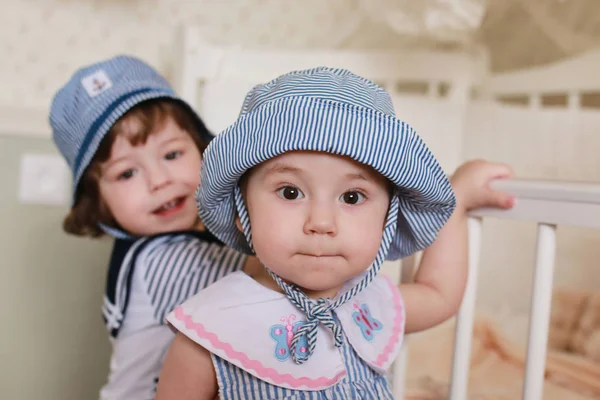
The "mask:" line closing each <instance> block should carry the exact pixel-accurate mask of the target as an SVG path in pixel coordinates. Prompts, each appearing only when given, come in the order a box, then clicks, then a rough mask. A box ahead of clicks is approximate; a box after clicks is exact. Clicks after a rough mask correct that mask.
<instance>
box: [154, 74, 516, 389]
mask: <svg viewBox="0 0 600 400" xmlns="http://www.w3.org/2000/svg"><path fill="white" fill-rule="evenodd" d="M510 174H511V171H510V169H509V168H508V167H506V166H504V165H499V164H493V163H487V162H484V161H474V162H470V163H466V164H465V165H463V166H462V167H461V168H459V169H458V170H457V171H456V173H455V174H454V176H453V177H452V179H451V180H449V179H448V178H447V177H446V175H445V173H444V171H442V169H441V168H440V166H439V165H438V163H437V161H436V159H435V158H434V156H433V155H432V154H431V153H430V151H429V150H428V148H427V147H426V146H425V144H424V143H423V142H422V140H421V139H420V138H419V136H417V134H416V133H415V131H414V130H413V128H411V126H410V125H408V124H407V123H406V122H405V121H404V120H401V119H399V118H397V117H396V115H395V113H394V109H393V106H392V102H391V99H390V97H389V95H388V94H387V92H385V91H384V90H383V89H382V88H380V87H379V86H377V85H376V84H374V83H372V82H371V81H369V80H367V79H364V78H362V77H359V76H356V75H354V74H353V73H351V72H350V71H347V70H343V69H332V68H325V67H320V68H314V69H310V70H303V71H296V72H292V73H288V74H285V75H283V76H280V77H278V78H277V79H275V80H273V81H271V82H268V83H266V84H263V85H259V86H257V87H255V88H254V89H252V90H251V91H250V92H249V93H248V95H247V96H246V99H245V101H244V104H243V107H242V111H241V113H240V115H239V117H238V119H237V120H236V121H235V122H234V123H233V125H231V126H230V127H229V128H227V129H226V130H225V131H224V132H223V133H221V134H220V135H218V136H217V137H216V138H215V139H214V140H213V141H212V142H211V144H210V145H209V146H208V148H207V150H206V152H205V155H204V161H203V164H202V167H201V180H202V185H201V186H200V187H199V189H198V191H197V193H196V197H197V201H198V207H199V210H200V216H201V218H202V220H203V221H204V223H205V225H206V227H207V228H208V229H209V230H210V231H211V232H213V233H214V234H215V236H217V237H218V238H219V239H221V240H222V241H223V242H225V243H227V244H228V245H229V246H232V247H233V248H236V249H238V250H240V251H242V252H245V253H247V254H255V255H256V256H257V257H258V259H259V260H260V262H261V263H262V264H263V266H264V268H263V269H261V270H259V271H257V272H256V273H254V274H246V273H244V272H236V273H233V274H231V275H229V276H227V277H225V278H223V279H222V280H220V281H218V282H217V283H215V284H213V285H211V286H210V287H209V288H207V289H206V290H205V291H203V292H202V293H200V294H199V295H197V296H194V297H192V298H191V299H189V300H188V301H186V302H185V303H183V304H182V305H181V306H179V307H177V308H175V310H174V311H173V312H172V313H170V314H169V316H168V317H167V319H168V321H169V322H170V323H171V324H172V325H173V326H174V328H175V329H176V330H177V331H178V334H177V337H176V339H175V341H174V343H173V345H172V346H171V348H170V350H169V354H168V355H167V359H166V361H165V366H164V368H163V371H162V373H161V378H160V381H159V387H158V393H157V399H188V398H189V399H192V398H193V399H213V398H215V396H217V395H218V396H219V398H221V399H281V398H289V399H375V398H376V399H389V398H392V397H393V396H392V393H391V389H390V386H389V384H388V381H387V379H386V373H387V371H388V368H389V367H390V365H391V363H392V362H393V361H394V359H395V358H396V356H397V354H398V351H399V350H400V345H401V343H402V337H403V335H404V333H405V332H414V331H419V330H423V329H427V328H429V327H432V326H434V325H436V324H439V323H440V322H442V321H444V320H446V319H447V318H449V317H451V316H452V315H454V314H455V313H456V311H457V310H458V308H459V305H460V302H461V299H462V294H463V290H464V287H465V283H466V277H467V231H466V229H467V228H466V221H467V211H468V210H469V209H472V208H476V207H480V206H496V207H504V208H508V207H511V205H512V198H510V197H509V196H507V195H505V194H503V193H497V192H494V191H492V190H490V189H489V188H488V186H487V184H488V182H489V181H490V180H491V179H494V178H498V177H506V176H509V175H510ZM423 249H425V251H424V254H423V257H422V262H421V265H420V268H419V271H418V272H417V274H416V276H415V280H414V283H411V284H406V285H400V286H399V287H398V286H397V285H396V284H395V283H394V282H392V281H391V280H389V279H388V278H386V277H384V276H380V275H378V273H379V271H380V269H381V265H382V263H383V262H384V261H385V260H386V259H388V260H396V259H399V258H402V257H405V256H408V255H410V254H412V253H414V252H417V251H420V250H423Z"/></svg>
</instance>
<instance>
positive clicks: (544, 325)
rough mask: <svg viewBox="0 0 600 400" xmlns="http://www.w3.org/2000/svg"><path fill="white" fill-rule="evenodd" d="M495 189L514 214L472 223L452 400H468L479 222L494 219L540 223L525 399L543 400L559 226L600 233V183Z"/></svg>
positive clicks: (477, 217) (475, 216) (509, 183)
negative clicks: (507, 197) (509, 198)
mask: <svg viewBox="0 0 600 400" xmlns="http://www.w3.org/2000/svg"><path fill="white" fill-rule="evenodd" d="M492 186H493V188H494V189H497V190H501V191H503V192H506V193H509V194H512V195H514V196H515V197H516V198H517V203H516V205H515V207H514V208H513V209H512V210H509V211H501V210H496V209H480V210H476V211H475V212H472V213H471V218H470V220H469V279H468V283H467V288H466V291H465V296H464V299H463V303H462V306H461V309H460V311H459V314H458V320H457V328H456V339H455V344H454V358H453V364H452V377H451V379H452V380H451V387H450V399H452V400H464V399H467V386H468V378H469V362H470V353H471V337H472V329H473V320H474V313H475V297H476V296H475V294H476V284H477V270H478V267H479V265H478V264H479V252H480V243H481V218H484V217H495V218H503V219H512V220H527V221H533V222H537V223H538V232H537V249H536V264H535V270H534V281H533V294H532V300H531V311H530V317H529V337H528V344H527V363H526V368H525V384H524V387H523V398H524V399H525V400H539V399H541V398H542V390H543V384H544V372H545V363H546V345H547V340H548V328H549V320H550V305H551V298H552V278H553V273H554V258H555V252H556V233H555V231H556V225H558V224H560V225H569V226H579V227H587V228H594V229H600V184H589V183H574V182H551V181H527V180H503V181H496V182H493V184H492Z"/></svg>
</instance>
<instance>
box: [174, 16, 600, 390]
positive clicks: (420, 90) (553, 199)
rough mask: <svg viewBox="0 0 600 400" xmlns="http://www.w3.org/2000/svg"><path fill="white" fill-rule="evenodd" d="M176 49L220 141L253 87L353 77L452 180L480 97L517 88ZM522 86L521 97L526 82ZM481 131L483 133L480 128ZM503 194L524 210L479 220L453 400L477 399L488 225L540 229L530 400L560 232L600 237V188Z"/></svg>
mask: <svg viewBox="0 0 600 400" xmlns="http://www.w3.org/2000/svg"><path fill="white" fill-rule="evenodd" d="M176 45H177V57H176V59H177V60H178V62H177V63H176V65H175V71H174V77H173V78H174V81H175V82H176V87H177V89H178V91H179V92H180V94H182V96H183V97H184V98H185V99H186V100H188V101H189V102H190V103H191V104H197V106H198V110H199V112H200V114H201V115H202V117H203V118H204V119H205V121H206V123H207V125H208V127H209V128H210V129H211V130H213V131H214V132H219V131H220V130H222V129H223V128H225V127H226V126H227V125H228V124H229V123H231V122H232V121H233V120H234V119H235V118H236V116H237V113H238V112H239V109H240V106H241V103H242V100H243V97H244V95H245V93H246V92H247V91H248V90H249V89H250V88H251V87H252V86H253V85H255V84H257V83H259V82H264V81H267V80H270V79H272V78H274V77H276V76H277V75H279V74H281V73H284V72H288V71H291V70H295V69H302V68H309V67H314V66H318V65H327V66H333V67H343V68H348V69H350V70H352V71H353V72H356V73H357V74H360V75H363V76H365V77H367V78H369V79H372V80H373V81H375V82H377V83H379V84H380V85H382V86H383V87H385V88H386V89H387V90H388V91H389V92H390V94H391V96H392V98H393V101H394V105H395V108H396V112H397V113H398V114H399V115H400V116H402V118H406V119H407V120H408V121H409V123H411V125H413V126H415V128H416V130H417V132H418V133H419V134H420V135H421V137H423V139H424V140H425V142H426V143H427V144H428V146H429V147H430V148H431V149H432V151H433V152H434V154H435V155H436V157H437V158H438V159H439V160H440V163H441V165H442V167H443V168H444V169H445V170H446V171H448V172H451V171H453V170H454V169H455V168H456V167H457V166H458V165H459V164H460V162H461V161H462V160H463V159H464V158H463V157H464V155H465V145H466V143H465V140H467V139H469V138H471V137H472V136H473V135H474V133H473V132H469V126H470V125H469V118H468V116H467V113H468V112H469V109H470V108H471V107H472V105H473V93H484V94H485V95H486V96H487V98H490V97H492V98H493V97H494V96H495V95H497V96H501V95H502V93H504V91H506V90H507V87H508V86H509V85H507V84H506V81H507V80H509V79H508V78H503V79H504V81H502V82H505V83H498V82H500V81H493V82H492V83H490V81H489V80H486V78H487V71H486V64H485V61H484V60H483V59H480V58H477V57H474V56H472V55H469V54H462V53H432V52H416V51H410V52H409V51H406V52H398V53H386V52H377V51H370V52H365V51H361V52H358V51H335V52H334V51H319V52H314V51H311V52H298V51H274V50H270V51H256V50H241V49H236V48H215V47H211V46H209V45H207V44H206V43H205V42H203V41H202V38H201V36H200V34H199V33H198V31H197V30H196V29H194V28H193V27H185V28H183V29H182V30H181V32H180V35H179V36H178V38H177V43H176ZM484 85H487V86H485V87H484ZM516 85H517V87H518V85H519V83H518V80H517V83H516ZM513 86H514V85H513ZM495 91H497V93H496V92H495ZM571 97H572V96H571ZM571 97H568V98H571ZM568 104H569V105H570V107H572V108H576V105H573V104H579V103H575V102H574V101H573V100H569V102H568ZM475 126H476V127H477V129H479V128H480V127H479V126H478V125H477V124H475ZM599 127H600V125H599ZM467 153H468V152H467ZM494 185H495V186H496V187H497V188H498V189H500V190H503V191H506V192H508V193H511V194H513V195H515V196H516V197H517V205H516V206H515V208H514V209H513V210H511V211H497V210H485V209H483V210H478V211H477V212H474V213H473V214H472V215H471V218H470V221H469V228H470V229H469V241H470V250H469V251H470V254H469V263H470V265H469V268H470V269H469V271H470V274H469V282H468V285H467V290H466V293H465V297H464V300H463V304H462V307H461V310H460V312H459V316H458V320H457V325H456V337H455V347H454V358H453V367H452V380H451V388H450V398H451V399H453V400H462V399H467V398H468V396H467V385H468V378H469V362H470V348H471V347H470V344H471V334H472V329H473V321H474V315H475V302H476V289H477V288H476V286H477V279H476V278H477V272H478V268H479V258H480V257H479V255H480V243H481V234H482V230H481V224H482V220H483V219H486V218H503V219H510V220H525V221H530V222H534V223H537V247H536V262H535V268H534V274H535V275H534V280H533V282H534V285H533V286H534V287H533V295H532V298H531V309H530V328H529V337H528V350H527V364H526V372H525V385H524V391H523V398H524V399H527V400H534V399H541V398H542V389H543V381H544V366H545V355H546V344H547V336H548V324H549V316H550V300H551V290H552V280H553V268H554V259H555V249H556V236H555V231H556V227H557V225H561V226H563V225H568V226H578V227H587V228H592V229H600V185H596V184H584V183H574V182H556V181H535V180H511V181H498V182H495V183H494ZM599 240H600V235H599ZM412 266H413V264H412V263H411V262H404V263H403V268H399V265H398V263H387V265H386V267H385V272H386V273H388V274H390V275H392V276H394V277H395V278H396V279H402V280H407V279H410V277H411V276H412V272H413V269H412ZM405 370H406V351H405V350H403V352H402V353H401V355H400V357H399V359H398V360H397V362H396V363H395V367H394V371H393V386H394V393H395V396H396V398H398V399H400V398H402V396H403V389H404V376H405Z"/></svg>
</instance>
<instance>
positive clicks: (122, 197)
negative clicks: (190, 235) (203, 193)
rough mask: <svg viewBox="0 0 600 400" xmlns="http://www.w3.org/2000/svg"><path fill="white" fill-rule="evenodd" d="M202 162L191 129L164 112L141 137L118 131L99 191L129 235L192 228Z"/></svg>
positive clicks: (101, 178) (102, 175) (103, 172)
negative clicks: (162, 118)
mask: <svg viewBox="0 0 600 400" xmlns="http://www.w3.org/2000/svg"><path fill="white" fill-rule="evenodd" d="M135 123H136V122H135V120H133V121H132V124H135ZM132 128H133V129H132V130H135V127H134V126H132ZM200 162H201V155H200V151H199V150H198V148H197V147H196V145H195V143H194V141H193V140H192V138H191V137H190V135H189V134H188V133H186V132H185V131H184V130H182V129H181V128H180V127H179V126H178V125H177V124H176V123H175V122H174V121H173V119H172V118H167V119H166V120H165V121H164V124H162V126H161V127H160V128H159V129H156V131H155V132H154V133H153V134H151V135H150V136H149V137H148V139H147V140H146V142H145V143H140V144H138V145H136V146H133V145H132V144H131V143H130V142H129V140H128V139H127V138H126V137H125V136H124V135H119V136H117V138H116V139H115V142H114V144H113V146H112V148H111V154H110V158H109V159H108V160H107V161H106V162H105V163H104V164H103V165H102V167H101V176H100V180H99V182H98V183H99V189H100V196H101V197H102V199H103V200H104V202H105V204H106V205H107V206H108V208H109V209H110V211H111V214H112V215H113V217H114V218H115V219H116V220H117V222H118V223H119V224H120V225H121V227H122V228H123V229H124V230H125V231H127V232H129V233H131V234H133V235H139V236H144V235H152V234H156V233H161V232H170V231H176V230H184V229H190V228H193V227H194V225H195V224H196V222H197V211H196V203H195V197H194V195H195V190H196V187H197V186H198V184H199V183H200Z"/></svg>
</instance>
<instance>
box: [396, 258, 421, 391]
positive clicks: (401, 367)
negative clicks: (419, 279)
mask: <svg viewBox="0 0 600 400" xmlns="http://www.w3.org/2000/svg"><path fill="white" fill-rule="evenodd" d="M418 257H419V254H413V255H412V256H410V257H407V258H405V259H403V260H402V261H401V269H400V271H401V272H400V281H399V282H398V283H408V282H412V280H413V276H414V272H415V268H416V264H417V259H418ZM408 340H409V338H408V337H404V340H403V341H402V346H401V347H400V353H399V354H398V357H397V358H396V360H395V361H394V365H393V367H392V391H393V395H394V398H395V399H403V398H404V392H405V389H406V364H407V360H408Z"/></svg>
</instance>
